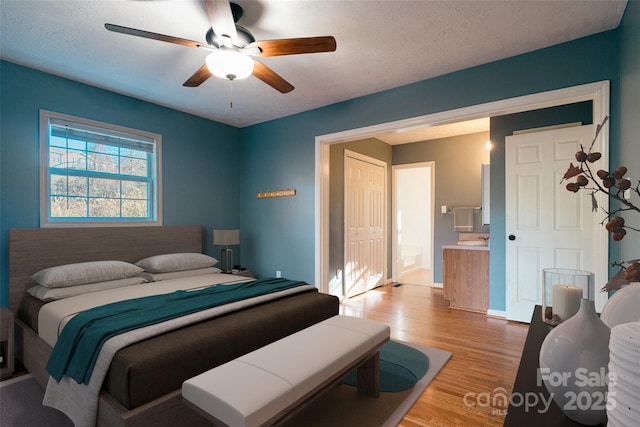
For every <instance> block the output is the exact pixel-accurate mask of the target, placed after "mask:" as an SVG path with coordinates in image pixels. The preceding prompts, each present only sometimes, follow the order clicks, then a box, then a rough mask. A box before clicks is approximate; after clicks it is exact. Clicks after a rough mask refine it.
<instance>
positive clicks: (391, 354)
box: [344, 341, 429, 392]
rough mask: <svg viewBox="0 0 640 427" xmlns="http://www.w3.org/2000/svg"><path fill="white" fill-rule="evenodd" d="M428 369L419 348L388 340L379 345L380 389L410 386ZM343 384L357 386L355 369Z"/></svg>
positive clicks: (404, 388) (395, 390)
mask: <svg viewBox="0 0 640 427" xmlns="http://www.w3.org/2000/svg"><path fill="white" fill-rule="evenodd" d="M428 370H429V358H428V357H427V355H425V354H424V353H423V352H421V351H420V350H416V349H415V348H413V347H410V346H408V345H405V344H402V343H399V342H397V341H389V342H387V343H386V344H384V345H383V346H382V347H380V391H383V392H398V391H404V390H408V389H410V388H412V387H413V386H414V385H415V384H416V382H418V380H419V379H420V378H422V377H423V376H424V375H425V374H426V373H427V371H428ZM344 384H348V385H351V386H354V387H355V386H357V384H358V380H357V374H356V371H353V372H351V373H350V374H349V375H348V376H347V377H346V378H345V380H344Z"/></svg>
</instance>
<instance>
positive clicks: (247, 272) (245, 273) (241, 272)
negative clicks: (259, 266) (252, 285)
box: [233, 270, 256, 278]
mask: <svg viewBox="0 0 640 427" xmlns="http://www.w3.org/2000/svg"><path fill="white" fill-rule="evenodd" d="M233 274H235V275H236V276H244V277H252V278H255V277H256V276H255V274H253V271H251V270H233Z"/></svg>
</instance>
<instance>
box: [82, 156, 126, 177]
mask: <svg viewBox="0 0 640 427" xmlns="http://www.w3.org/2000/svg"><path fill="white" fill-rule="evenodd" d="M87 157H88V162H89V164H88V167H87V169H88V170H92V171H96V172H106V173H118V170H119V164H118V163H119V161H118V156H114V155H111V154H103V153H92V152H89V153H88V154H87Z"/></svg>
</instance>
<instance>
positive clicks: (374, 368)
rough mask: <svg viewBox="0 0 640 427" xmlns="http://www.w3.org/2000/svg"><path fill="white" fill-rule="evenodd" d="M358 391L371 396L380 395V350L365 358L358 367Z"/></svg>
mask: <svg viewBox="0 0 640 427" xmlns="http://www.w3.org/2000/svg"><path fill="white" fill-rule="evenodd" d="M358 392H359V393H364V394H367V395H369V396H372V397H378V396H380V352H379V351H377V352H376V354H374V355H373V356H371V357H370V358H369V359H367V360H366V361H365V362H364V363H363V364H362V365H360V367H359V368H358Z"/></svg>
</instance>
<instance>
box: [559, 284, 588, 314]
mask: <svg viewBox="0 0 640 427" xmlns="http://www.w3.org/2000/svg"><path fill="white" fill-rule="evenodd" d="M581 300H582V288H578V287H577V286H570V285H554V286H553V314H554V315H558V317H560V321H562V322H564V321H565V320H567V319H568V318H570V317H571V316H573V315H574V314H576V313H577V312H578V310H579V309H580V301H581Z"/></svg>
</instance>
